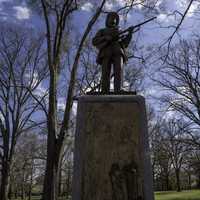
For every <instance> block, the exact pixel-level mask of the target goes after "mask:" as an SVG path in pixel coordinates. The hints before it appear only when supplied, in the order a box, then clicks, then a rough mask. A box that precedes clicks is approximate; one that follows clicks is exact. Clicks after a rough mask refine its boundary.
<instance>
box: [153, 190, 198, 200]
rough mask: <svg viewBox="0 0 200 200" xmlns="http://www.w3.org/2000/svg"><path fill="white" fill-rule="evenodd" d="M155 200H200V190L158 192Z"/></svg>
mask: <svg viewBox="0 0 200 200" xmlns="http://www.w3.org/2000/svg"><path fill="white" fill-rule="evenodd" d="M155 200H200V190H190V191H182V192H174V191H172V192H171V191H170V192H156V193H155Z"/></svg>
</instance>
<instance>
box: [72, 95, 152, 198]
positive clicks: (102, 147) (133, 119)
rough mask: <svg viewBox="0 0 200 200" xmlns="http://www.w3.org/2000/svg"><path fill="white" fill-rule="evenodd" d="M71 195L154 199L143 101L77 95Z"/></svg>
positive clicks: (110, 96)
mask: <svg viewBox="0 0 200 200" xmlns="http://www.w3.org/2000/svg"><path fill="white" fill-rule="evenodd" d="M74 161H75V162H74V177H73V192H72V193H73V194H72V200H153V199H154V197H153V187H152V175H151V165H150V155H149V146H148V136H147V119H146V113H145V101H144V98H143V97H141V96H135V95H119V96H118V95H107V96H106V95H105V96H103V95H102V96H101V95H99V96H92V95H87V96H82V97H80V98H79V99H78V113H77V127H76V137H75V157H74Z"/></svg>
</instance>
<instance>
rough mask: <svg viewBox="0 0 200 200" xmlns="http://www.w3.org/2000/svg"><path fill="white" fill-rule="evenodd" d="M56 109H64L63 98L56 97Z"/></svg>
mask: <svg viewBox="0 0 200 200" xmlns="http://www.w3.org/2000/svg"><path fill="white" fill-rule="evenodd" d="M58 109H59V110H62V111H64V110H65V99H64V98H58Z"/></svg>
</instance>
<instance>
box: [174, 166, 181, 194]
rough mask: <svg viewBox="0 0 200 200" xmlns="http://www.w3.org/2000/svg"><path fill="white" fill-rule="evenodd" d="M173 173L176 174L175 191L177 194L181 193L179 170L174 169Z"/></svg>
mask: <svg viewBox="0 0 200 200" xmlns="http://www.w3.org/2000/svg"><path fill="white" fill-rule="evenodd" d="M175 173H176V189H177V192H180V191H181V184H180V170H179V169H176V170H175Z"/></svg>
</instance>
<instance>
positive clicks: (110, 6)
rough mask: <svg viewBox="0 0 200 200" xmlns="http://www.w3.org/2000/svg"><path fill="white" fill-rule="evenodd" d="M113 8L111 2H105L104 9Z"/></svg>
mask: <svg viewBox="0 0 200 200" xmlns="http://www.w3.org/2000/svg"><path fill="white" fill-rule="evenodd" d="M113 8H114V5H113V3H111V2H108V1H107V2H106V3H105V9H106V10H112V9H113Z"/></svg>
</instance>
